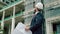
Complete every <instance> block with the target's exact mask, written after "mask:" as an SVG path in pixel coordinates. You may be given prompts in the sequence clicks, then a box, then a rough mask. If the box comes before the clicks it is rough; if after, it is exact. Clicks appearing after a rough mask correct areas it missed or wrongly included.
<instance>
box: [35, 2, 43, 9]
mask: <svg viewBox="0 0 60 34" xmlns="http://www.w3.org/2000/svg"><path fill="white" fill-rule="evenodd" d="M35 7H36V8H38V9H43V4H42V3H41V2H39V3H37V4H36V5H35Z"/></svg>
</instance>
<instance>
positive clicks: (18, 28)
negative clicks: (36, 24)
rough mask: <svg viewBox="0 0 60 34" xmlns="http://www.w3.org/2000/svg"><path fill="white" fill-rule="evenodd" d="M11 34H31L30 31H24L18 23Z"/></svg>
mask: <svg viewBox="0 0 60 34" xmlns="http://www.w3.org/2000/svg"><path fill="white" fill-rule="evenodd" d="M12 34H32V32H31V31H25V25H24V24H22V23H18V24H17V26H16V28H15V29H14V31H13V32H12Z"/></svg>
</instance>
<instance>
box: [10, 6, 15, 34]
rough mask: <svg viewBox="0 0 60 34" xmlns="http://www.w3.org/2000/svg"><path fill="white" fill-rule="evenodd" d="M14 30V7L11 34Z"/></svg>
mask: <svg viewBox="0 0 60 34" xmlns="http://www.w3.org/2000/svg"><path fill="white" fill-rule="evenodd" d="M14 28H15V6H14V7H13V18H12V26H11V33H12V31H13V30H14Z"/></svg>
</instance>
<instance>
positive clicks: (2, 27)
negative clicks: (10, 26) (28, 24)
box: [1, 11, 5, 30]
mask: <svg viewBox="0 0 60 34" xmlns="http://www.w3.org/2000/svg"><path fill="white" fill-rule="evenodd" d="M4 16H5V11H3V15H2V22H1V29H2V30H3V29H4Z"/></svg>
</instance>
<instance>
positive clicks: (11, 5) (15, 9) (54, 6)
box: [0, 0, 60, 34]
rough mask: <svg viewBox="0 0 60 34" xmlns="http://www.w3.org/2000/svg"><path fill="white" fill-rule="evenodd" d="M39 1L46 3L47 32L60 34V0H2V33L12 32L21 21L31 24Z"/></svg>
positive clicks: (0, 2) (44, 13) (0, 16)
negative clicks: (35, 6)
mask: <svg viewBox="0 0 60 34" xmlns="http://www.w3.org/2000/svg"><path fill="white" fill-rule="evenodd" d="M38 2H42V3H43V4H44V9H43V15H44V17H45V23H44V31H45V34H60V0H0V34H11V32H12V31H13V30H14V28H15V26H16V25H17V23H19V22H22V23H24V24H30V23H31V19H32V15H33V11H34V5H35V4H36V3H38Z"/></svg>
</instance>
